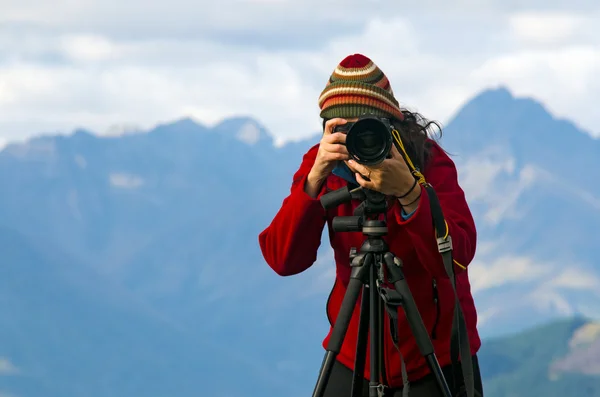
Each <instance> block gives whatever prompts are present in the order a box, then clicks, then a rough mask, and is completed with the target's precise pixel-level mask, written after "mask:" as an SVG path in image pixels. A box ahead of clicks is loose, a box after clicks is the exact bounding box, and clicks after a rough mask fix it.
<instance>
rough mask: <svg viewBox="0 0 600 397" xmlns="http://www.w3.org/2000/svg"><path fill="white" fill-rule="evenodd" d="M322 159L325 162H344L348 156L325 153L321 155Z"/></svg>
mask: <svg viewBox="0 0 600 397" xmlns="http://www.w3.org/2000/svg"><path fill="white" fill-rule="evenodd" d="M323 158H324V159H325V160H326V161H335V160H340V161H345V160H348V155H347V154H344V153H335V152H325V153H324V154H323Z"/></svg>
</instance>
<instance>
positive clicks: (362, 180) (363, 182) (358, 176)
mask: <svg viewBox="0 0 600 397" xmlns="http://www.w3.org/2000/svg"><path fill="white" fill-rule="evenodd" d="M355 177H356V182H357V183H358V184H359V185H360V186H362V187H364V188H365V189H371V190H375V189H373V188H374V187H375V184H374V183H373V182H371V181H367V180H366V179H365V178H363V176H362V175H361V174H360V173H358V172H357V173H356V174H355Z"/></svg>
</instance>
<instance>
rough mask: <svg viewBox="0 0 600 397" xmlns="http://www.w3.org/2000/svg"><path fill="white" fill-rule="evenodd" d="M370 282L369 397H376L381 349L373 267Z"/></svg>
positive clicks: (375, 273)
mask: <svg viewBox="0 0 600 397" xmlns="http://www.w3.org/2000/svg"><path fill="white" fill-rule="evenodd" d="M369 276H370V281H369V284H370V286H371V288H370V290H371V291H370V292H371V298H370V300H371V302H370V306H371V307H370V309H369V317H370V325H371V327H370V328H371V335H370V342H371V357H370V358H371V362H370V364H371V371H370V372H371V379H370V382H369V397H377V394H378V389H379V385H380V383H379V377H380V374H381V365H380V364H381V362H380V361H379V360H380V355H379V351H380V349H381V345H380V343H381V334H380V327H379V323H380V321H381V305H380V303H381V299H379V293H378V291H377V288H376V287H375V286H376V285H377V284H376V283H377V281H376V280H377V268H376V267H375V266H371V271H370V275H369Z"/></svg>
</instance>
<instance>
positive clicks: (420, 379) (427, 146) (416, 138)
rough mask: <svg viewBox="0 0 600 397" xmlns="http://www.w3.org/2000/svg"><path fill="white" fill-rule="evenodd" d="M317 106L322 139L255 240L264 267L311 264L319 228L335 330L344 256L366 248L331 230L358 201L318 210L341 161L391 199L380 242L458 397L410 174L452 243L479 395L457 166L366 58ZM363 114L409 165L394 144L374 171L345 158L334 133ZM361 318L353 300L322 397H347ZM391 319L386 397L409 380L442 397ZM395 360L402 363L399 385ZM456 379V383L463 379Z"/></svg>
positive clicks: (443, 303) (446, 325)
mask: <svg viewBox="0 0 600 397" xmlns="http://www.w3.org/2000/svg"><path fill="white" fill-rule="evenodd" d="M319 106H320V109H321V113H320V116H321V118H322V119H323V136H322V139H321V140H320V142H319V143H317V144H316V145H314V146H313V147H312V148H310V149H309V150H308V152H307V153H306V154H305V155H304V157H303V159H302V163H301V164H300V167H299V169H298V170H297V171H296V173H295V174H294V176H293V181H292V185H291V189H290V193H289V195H288V196H287V197H286V198H285V199H284V200H283V204H282V206H281V208H280V209H279V211H278V212H277V214H276V215H275V217H274V219H273V220H272V221H271V223H270V225H269V226H268V227H267V228H266V229H265V230H264V231H263V232H262V233H260V235H259V244H260V248H261V250H262V253H263V256H264V258H265V261H266V262H267V264H268V265H269V266H270V267H271V268H272V269H273V270H274V271H275V272H276V273H277V274H279V275H281V276H291V275H295V274H298V273H301V272H303V271H305V270H306V269H308V268H309V267H311V266H312V265H313V263H314V262H315V261H316V259H317V250H318V248H319V247H320V245H321V236H322V233H323V229H324V227H325V225H327V226H328V230H329V240H330V244H331V247H332V248H333V250H334V257H335V266H336V278H335V281H334V285H333V287H332V291H331V293H330V295H329V298H328V300H327V303H326V311H327V317H328V319H329V322H330V324H331V326H332V327H333V325H334V324H335V321H336V318H337V315H338V311H339V309H340V306H341V303H342V300H343V298H344V294H345V292H346V287H347V285H348V281H349V278H350V257H349V253H350V249H351V247H356V248H360V246H361V245H362V243H363V241H364V236H363V234H362V233H360V232H343V233H336V232H334V231H333V229H332V226H331V222H332V219H333V218H334V217H336V216H349V215H353V211H354V209H355V208H356V206H357V205H358V204H360V202H358V201H357V200H352V201H351V202H348V203H346V204H342V205H340V206H338V207H336V208H334V209H329V210H325V209H324V208H323V207H322V205H321V203H320V201H319V199H320V197H321V196H322V195H324V194H325V193H327V192H329V191H333V190H336V189H338V188H341V187H344V186H345V185H346V184H347V183H348V182H347V180H345V179H343V178H341V177H340V176H338V175H336V174H334V173H332V170H333V169H334V168H335V167H336V165H338V164H340V162H344V163H345V164H346V165H347V166H348V168H349V169H350V170H352V172H354V173H355V177H356V183H357V184H358V185H360V186H362V187H364V188H367V189H371V190H375V191H378V192H380V193H383V194H385V195H386V196H388V197H389V198H390V200H389V201H388V203H389V205H388V210H387V214H386V217H387V226H388V234H387V235H386V236H385V237H384V240H385V241H386V242H387V243H388V245H389V250H390V251H391V252H392V253H393V254H394V255H396V256H397V257H399V258H400V259H401V260H402V262H403V263H404V266H403V271H404V274H405V277H406V281H407V283H408V285H409V287H410V289H411V292H412V295H413V297H414V300H415V303H416V305H417V307H418V309H419V312H420V314H421V317H422V319H423V323H424V324H425V327H426V328H427V330H428V331H429V337H430V338H431V340H432V343H433V346H434V349H435V354H436V356H437V359H438V361H439V363H440V366H441V367H442V370H443V372H444V374H445V376H446V379H447V380H448V384H449V385H450V387H451V388H453V389H454V390H453V395H455V396H456V395H457V394H458V389H459V388H460V386H461V385H460V384H457V385H455V384H454V383H453V382H452V376H453V375H452V365H451V362H452V361H451V354H450V345H451V344H450V339H451V329H452V321H453V315H454V306H455V302H456V299H455V295H454V291H453V288H452V284H451V281H450V277H449V276H448V273H447V272H446V270H445V268H444V264H443V261H442V257H441V255H440V253H439V251H438V246H437V242H436V235H435V231H434V228H433V220H432V213H431V210H430V203H429V196H428V194H427V193H426V192H425V190H424V187H423V186H422V184H420V183H415V172H413V171H414V170H411V168H410V167H409V164H412V165H414V166H415V169H417V170H419V171H418V172H419V173H420V174H421V175H422V176H423V177H424V178H425V179H426V181H427V182H428V183H429V184H430V185H431V186H432V187H433V189H434V190H435V192H436V194H437V196H438V198H439V202H440V205H441V208H442V210H443V213H444V216H445V219H446V222H447V225H448V232H449V235H450V236H451V237H452V244H453V257H454V266H455V274H456V289H457V294H458V298H459V302H460V305H461V308H462V310H463V313H464V318H465V322H466V326H467V331H468V336H469V341H468V342H469V345H470V348H471V354H472V361H473V367H474V383H475V389H476V390H477V391H478V392H479V395H483V391H482V384H481V377H480V372H479V367H478V363H477V352H478V350H479V348H480V346H481V340H480V338H479V335H478V331H477V312H476V308H475V304H474V300H473V297H472V295H471V291H470V285H469V275H468V265H469V264H470V262H471V261H472V259H473V257H474V255H475V248H476V240H477V233H476V228H475V223H474V220H473V217H472V215H471V211H470V209H469V206H468V204H467V201H466V199H465V194H464V192H463V190H462V188H461V187H460V186H459V183H458V177H457V170H456V167H455V165H454V163H453V161H452V160H451V159H450V158H449V156H448V155H447V154H446V153H445V151H444V150H443V149H442V148H441V146H440V145H439V144H438V143H437V142H436V141H434V140H433V139H432V138H431V137H429V135H428V131H429V128H430V127H431V126H432V125H437V124H435V123H429V122H425V120H424V119H423V118H422V117H421V116H420V115H419V114H417V113H413V112H410V111H408V110H405V109H401V108H400V106H399V104H398V101H397V99H396V98H395V96H394V93H393V91H392V88H391V86H390V82H389V80H388V78H387V77H386V76H385V74H384V73H383V72H382V71H381V69H380V68H379V67H378V66H377V65H376V64H375V63H374V62H373V61H372V60H371V59H369V58H368V57H366V56H364V55H361V54H354V55H349V56H348V57H346V58H345V59H343V60H342V61H341V62H340V64H339V65H338V66H337V67H336V68H335V70H334V72H333V73H332V75H331V76H330V78H329V81H328V82H327V84H326V87H325V89H324V90H323V92H322V93H321V96H320V98H319ZM364 114H371V115H374V116H376V117H382V118H387V119H389V120H390V121H391V122H392V124H393V125H394V126H395V128H396V129H397V130H398V132H399V134H400V137H401V141H402V143H403V148H404V151H405V154H406V156H407V157H408V159H406V158H405V156H403V154H401V153H400V152H399V151H398V149H397V148H396V146H394V145H393V146H392V151H391V158H388V159H386V160H385V161H383V162H382V163H380V164H379V165H377V166H371V167H367V166H364V165H361V164H358V163H356V162H354V161H352V160H351V159H350V157H349V155H348V151H347V149H346V146H345V139H346V135H345V133H343V132H335V131H334V129H335V127H336V126H340V125H344V124H346V123H348V122H353V121H355V120H357V119H358V118H359V117H360V116H362V115H364ZM407 163H409V164H407ZM359 311H360V298H359V300H358V302H357V304H356V307H355V308H354V313H353V316H352V318H351V321H350V325H349V328H348V331H347V333H346V337H345V339H344V343H343V345H342V348H341V351H340V353H339V354H338V356H337V359H336V362H335V364H334V367H333V370H332V373H331V376H330V378H329V382H328V385H327V388H326V391H325V396H326V397H334V396H335V397H350V391H351V383H352V382H351V380H352V371H353V369H354V361H355V354H356V342H357V341H356V338H357V332H358V320H359ZM397 314H398V320H397V321H398V324H397V336H398V345H397V348H396V346H395V345H394V343H393V340H392V338H391V335H390V332H389V331H390V320H389V318H388V317H387V316H385V323H384V332H383V335H382V337H383V338H384V342H383V345H384V351H383V356H384V357H383V363H384V364H383V376H382V378H383V379H382V383H383V384H385V385H386V386H387V388H386V394H385V395H386V396H401V395H402V390H403V389H404V388H406V381H407V380H408V382H409V384H410V388H409V389H410V396H415V397H417V396H429V397H431V396H438V395H440V396H441V394H439V391H438V389H437V386H436V383H435V379H434V378H433V376H432V374H431V373H430V370H429V368H428V366H427V364H426V361H425V359H424V358H423V356H422V355H421V353H420V351H419V349H418V348H417V344H416V342H415V338H414V336H413V334H412V333H411V330H410V328H409V326H408V323H407V320H406V317H405V315H404V311H403V309H402V308H401V307H399V308H398V313H397ZM330 336H331V328H330V330H329V333H328V334H327V336H326V337H325V339H324V340H323V346H324V347H326V346H327V343H328V341H329V338H330ZM400 353H401V355H400ZM369 354H370V352H369V344H368V343H367V355H366V357H367V359H366V360H367V362H366V365H365V367H364V368H365V370H364V377H365V379H367V381H366V382H363V386H364V391H363V395H364V396H368V395H369V393H368V379H369V377H370V373H369V369H370V365H369V357H370V356H369ZM401 359H402V360H404V362H405V364H406V372H405V374H404V375H405V376H404V377H403V371H402V365H401V362H402V361H401ZM403 378H404V379H403ZM406 378H408V379H406ZM459 379H460V380H461V381H462V376H460V377H459ZM407 390H408V389H407Z"/></svg>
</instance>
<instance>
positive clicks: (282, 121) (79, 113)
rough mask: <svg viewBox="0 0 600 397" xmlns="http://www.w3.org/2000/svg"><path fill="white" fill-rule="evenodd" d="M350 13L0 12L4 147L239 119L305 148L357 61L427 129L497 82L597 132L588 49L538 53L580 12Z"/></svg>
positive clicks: (323, 9) (486, 6) (588, 44)
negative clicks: (378, 71) (77, 133)
mask: <svg viewBox="0 0 600 397" xmlns="http://www.w3.org/2000/svg"><path fill="white" fill-rule="evenodd" d="M351 3H352V6H350V5H348V6H347V7H346V10H347V12H345V13H344V15H343V16H342V15H341V14H339V13H335V12H329V11H333V10H335V9H336V7H339V5H340V4H342V3H340V2H339V1H338V2H327V3H322V4H321V3H317V2H316V1H313V0H311V1H309V2H308V3H307V2H301V3H297V2H289V1H273V2H271V1H266V2H265V1H258V2H257V1H238V2H232V1H227V2H222V3H218V4H217V3H211V4H210V5H208V4H203V3H193V2H189V1H187V0H175V2H170V3H168V4H167V3H156V4H154V3H153V4H152V5H148V4H145V3H144V4H143V7H139V6H140V4H141V3H139V2H136V1H133V2H128V3H127V5H126V6H123V5H122V4H120V5H119V7H116V6H114V5H115V2H114V1H112V2H111V1H110V0H109V1H106V2H99V1H97V0H86V1H82V2H72V1H70V0H60V1H58V2H54V3H52V5H51V6H49V5H48V4H46V3H40V2H36V1H33V0H30V1H27V2H21V3H15V2H9V3H2V6H3V14H2V16H0V19H1V20H4V21H5V22H6V28H4V29H2V30H0V44H1V45H2V46H3V47H4V48H6V49H7V51H6V55H5V57H4V58H3V60H2V61H1V62H0V105H2V107H3V112H2V115H0V136H2V137H4V138H9V139H16V138H18V137H22V136H26V135H30V134H36V133H39V132H45V131H52V130H62V131H68V130H70V129H73V128H75V127H81V126H84V127H89V128H91V129H93V130H96V131H98V132H101V133H103V132H105V131H107V130H109V129H111V128H112V126H114V125H130V124H134V125H137V126H139V127H140V128H148V127H150V126H152V125H154V124H156V123H159V122H163V121H166V120H171V119H175V118H180V117H182V116H191V117H194V118H197V119H199V120H201V121H203V122H205V123H207V124H212V123H216V122H218V121H219V120H220V119H222V118H223V117H227V116H231V115H239V114H244V115H253V116H255V117H257V118H258V119H259V120H260V121H261V122H262V123H263V124H264V125H266V127H267V128H268V129H269V130H270V131H272V132H273V134H275V135H276V139H277V140H278V141H281V140H282V139H294V138H299V137H307V136H309V135H312V134H313V133H314V132H316V131H317V130H318V129H319V128H320V125H319V120H318V108H317V104H316V100H317V97H318V94H319V92H320V91H321V89H322V88H323V86H324V84H325V82H326V80H327V78H328V77H329V74H330V73H331V71H332V70H333V69H334V67H335V65H336V64H337V63H338V62H339V61H340V60H341V59H342V57H344V56H345V55H347V54H350V53H355V52H363V53H365V54H367V55H368V56H370V57H372V58H373V59H374V60H375V61H376V62H377V63H378V65H379V66H380V67H381V68H382V69H383V70H384V72H386V74H388V76H389V77H390V80H391V82H392V86H393V89H394V91H395V92H396V94H397V96H398V99H399V101H400V102H401V103H402V104H403V105H405V106H407V107H409V108H411V109H415V110H419V111H421V112H423V113H425V115H426V116H427V117H429V118H433V119H436V120H440V121H442V122H446V121H447V120H448V119H449V117H451V116H452V114H453V112H455V111H456V110H457V109H458V108H459V107H460V105H461V104H462V103H463V102H464V101H465V100H467V99H468V98H469V97H470V96H471V95H473V94H475V93H476V92H478V91H479V90H481V89H483V88H485V87H487V86H490V85H496V84H498V83H503V84H506V85H508V86H509V87H510V88H511V89H512V90H513V91H514V92H516V93H517V94H527V95H533V96H535V97H537V98H540V99H541V100H543V101H545V102H546V103H547V104H548V106H549V108H550V109H552V110H554V111H556V112H557V114H559V115H561V116H564V115H567V116H570V117H571V118H574V119H575V120H577V121H578V122H579V123H580V124H581V125H584V126H586V127H588V128H590V129H592V130H595V132H599V133H600V131H599V130H598V129H597V128H596V127H595V125H596V124H597V123H598V122H599V121H600V115H598V113H597V112H595V108H594V107H593V104H594V103H595V100H594V99H595V97H596V96H597V93H598V92H599V91H600V83H598V82H597V79H596V78H595V76H597V75H598V72H599V71H600V50H599V49H598V43H599V42H598V40H600V38H598V37H597V36H595V35H592V36H590V35H589V34H588V33H586V32H587V31H586V32H583V33H581V32H580V30H581V29H579V30H576V32H578V33H577V34H576V35H571V36H569V37H571V38H570V39H569V41H565V40H566V39H564V40H563V41H562V42H561V46H560V47H558V46H557V47H548V46H542V47H539V40H537V39H535V37H536V36H535V35H536V34H537V35H540V34H541V33H540V32H543V31H545V29H547V28H546V26H547V25H548V24H551V23H552V18H554V19H555V20H558V21H562V22H560V23H559V25H560V26H562V28H561V29H562V30H561V32H562V33H565V32H567V31H568V29H570V27H571V26H572V22H569V21H571V20H572V19H573V18H578V17H577V16H573V15H579V14H573V13H574V12H578V11H581V10H584V9H586V10H587V8H583V5H580V6H581V7H580V8H579V9H574V10H572V12H571V13H569V14H559V13H557V11H555V12H554V13H547V12H546V13H545V14H544V13H542V11H543V10H544V9H551V8H554V9H556V5H554V6H553V5H550V4H546V5H544V6H540V7H531V9H532V11H530V12H529V13H528V14H523V13H519V14H514V15H513V14H511V10H512V9H514V7H515V4H513V3H509V2H504V3H503V2H499V1H487V2H478V3H477V4H473V3H472V2H462V3H461V2H459V3H457V4H454V5H453V6H452V7H453V9H450V7H440V3H439V2H438V3H436V2H434V1H428V2H425V3H423V4H419V5H418V7H423V9H424V10H427V12H420V11H419V10H411V11H410V12H408V13H407V12H406V9H405V8H402V7H400V6H386V7H377V6H376V5H377V2H374V3H373V2H351ZM317 4H318V7H317ZM344 4H346V3H344ZM434 4H437V7H432V5H434ZM511 7H512V8H511ZM141 8H143V9H144V13H140V12H139V9H141ZM232 9H235V12H231V10H232ZM315 9H318V10H319V12H315V11H314V10H315ZM196 10H201V12H195V11H196ZM432 10H435V11H432ZM224 11H227V12H224ZM580 14H581V12H580ZM511 15H512V16H511ZM540 15H541V17H540ZM509 18H510V19H509ZM570 18H571V19H570ZM24 21H25V22H27V23H25V22H24ZM531 21H534V22H531ZM548 21H550V22H548ZM533 23H535V24H537V25H536V26H537V27H536V26H534V25H533ZM585 26H588V25H585ZM466 27H468V29H467V28H466ZM578 27H580V26H578ZM586 29H587V28H586ZM532 31H533V32H534V33H531V32H532ZM535 32H537V33H535ZM563 36H564V35H561V37H563ZM544 37H546V36H544ZM581 37H583V38H585V40H584V41H581V40H580V38H581ZM209 38H210V39H209ZM526 38H527V40H525V39H526ZM536 40H537V41H536ZM578 40H579V41H578ZM457 43H461V45H456V44H457ZM556 92H560V93H561V95H556Z"/></svg>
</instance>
